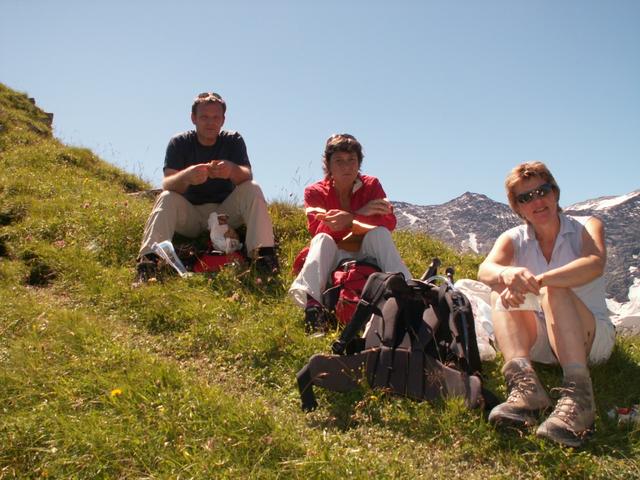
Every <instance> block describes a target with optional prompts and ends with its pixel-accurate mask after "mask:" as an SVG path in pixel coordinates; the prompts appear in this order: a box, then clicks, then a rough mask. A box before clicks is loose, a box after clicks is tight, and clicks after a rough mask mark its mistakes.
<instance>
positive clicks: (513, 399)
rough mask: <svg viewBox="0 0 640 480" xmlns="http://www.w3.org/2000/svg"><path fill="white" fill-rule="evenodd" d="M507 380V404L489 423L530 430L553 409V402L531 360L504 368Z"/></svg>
mask: <svg viewBox="0 0 640 480" xmlns="http://www.w3.org/2000/svg"><path fill="white" fill-rule="evenodd" d="M502 373H503V374H504V376H505V379H506V381H507V390H508V391H509V396H508V397H507V401H506V402H504V403H501V404H500V405H498V406H496V407H494V408H493V410H491V413H490V414H489V422H491V423H494V424H497V425H509V426H514V427H529V426H532V425H535V424H536V423H537V420H538V415H539V414H540V412H542V411H543V410H545V409H547V408H549V407H550V406H551V399H550V398H549V395H548V394H547V392H546V391H545V389H544V387H543V386H542V384H541V383H540V380H539V379H538V375H536V372H535V370H534V369H533V367H532V366H531V363H530V362H529V361H528V360H525V359H522V358H515V359H513V360H510V361H509V362H507V363H506V364H505V365H504V367H502Z"/></svg>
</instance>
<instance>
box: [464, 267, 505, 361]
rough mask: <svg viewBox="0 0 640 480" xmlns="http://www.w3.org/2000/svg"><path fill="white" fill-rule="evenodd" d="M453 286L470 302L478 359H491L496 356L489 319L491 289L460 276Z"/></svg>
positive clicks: (491, 325)
mask: <svg viewBox="0 0 640 480" xmlns="http://www.w3.org/2000/svg"><path fill="white" fill-rule="evenodd" d="M454 287H455V288H456V289H457V290H460V291H461V292H462V293H464V294H465V295H466V297H467V298H468V299H469V303H470V304H471V310H472V311H473V318H474V320H475V327H476V340H477V341H478V351H479V353H480V360H482V361H483V362H484V361H491V360H493V359H494V358H496V351H495V349H494V348H493V346H492V342H494V341H495V338H494V336H493V321H492V320H491V289H490V288H489V287H487V286H486V285H485V284H484V283H481V282H478V281H476V280H471V279H468V278H461V279H460V280H458V281H457V282H456V283H455V285H454Z"/></svg>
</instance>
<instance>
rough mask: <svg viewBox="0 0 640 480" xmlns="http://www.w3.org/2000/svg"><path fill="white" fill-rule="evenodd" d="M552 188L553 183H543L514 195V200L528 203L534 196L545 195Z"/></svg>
mask: <svg viewBox="0 0 640 480" xmlns="http://www.w3.org/2000/svg"><path fill="white" fill-rule="evenodd" d="M552 190H553V185H551V184H550V183H543V184H542V185H540V186H539V187H537V188H534V189H533V190H529V191H528V192H524V193H521V194H519V195H516V200H517V201H518V203H529V202H530V201H531V200H535V199H536V198H542V197H546V196H547V195H549V194H550V193H551V191H552Z"/></svg>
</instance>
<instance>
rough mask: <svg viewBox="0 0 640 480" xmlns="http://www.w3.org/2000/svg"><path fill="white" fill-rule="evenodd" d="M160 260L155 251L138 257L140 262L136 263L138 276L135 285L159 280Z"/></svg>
mask: <svg viewBox="0 0 640 480" xmlns="http://www.w3.org/2000/svg"><path fill="white" fill-rule="evenodd" d="M158 260H159V257H158V256H157V255H156V254H155V253H149V254H147V255H143V256H142V257H140V258H139V259H138V264H137V265H136V278H135V280H134V282H133V285H134V286H138V285H142V284H144V283H148V282H155V281H157V280H158V273H159V268H158Z"/></svg>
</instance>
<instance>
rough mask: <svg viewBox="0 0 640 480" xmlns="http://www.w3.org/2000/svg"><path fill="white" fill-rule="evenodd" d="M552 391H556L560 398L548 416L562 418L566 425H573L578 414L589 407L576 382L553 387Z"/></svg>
mask: <svg viewBox="0 0 640 480" xmlns="http://www.w3.org/2000/svg"><path fill="white" fill-rule="evenodd" d="M552 391H554V392H558V393H559V394H560V398H559V399H558V402H557V403H556V407H555V408H554V410H553V412H552V413H551V415H550V416H549V417H550V418H551V417H555V418H557V419H559V420H562V421H563V422H564V423H565V424H566V425H567V426H568V427H572V426H574V425H575V420H576V418H577V417H578V415H579V414H580V413H582V412H584V411H586V410H588V409H589V403H588V399H587V396H586V395H581V394H580V391H579V389H578V388H577V387H576V384H575V383H573V382H570V383H568V384H566V385H563V386H562V387H558V388H554V389H553V390H552ZM571 430H573V428H571Z"/></svg>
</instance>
